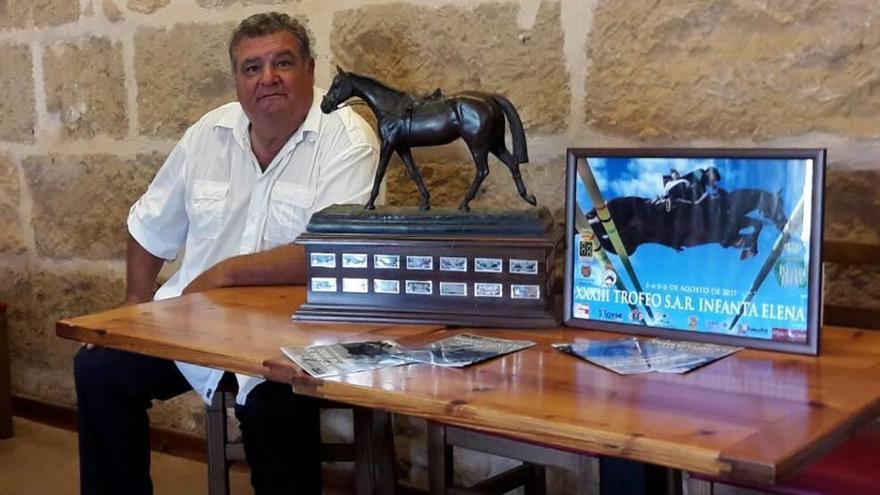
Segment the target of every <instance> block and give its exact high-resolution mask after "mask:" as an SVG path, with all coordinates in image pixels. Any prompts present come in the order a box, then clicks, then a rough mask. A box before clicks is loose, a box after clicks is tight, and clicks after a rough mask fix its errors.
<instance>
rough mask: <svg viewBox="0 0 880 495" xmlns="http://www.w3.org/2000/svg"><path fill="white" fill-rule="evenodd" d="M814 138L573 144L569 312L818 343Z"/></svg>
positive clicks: (778, 343) (688, 330) (622, 326)
mask: <svg viewBox="0 0 880 495" xmlns="http://www.w3.org/2000/svg"><path fill="white" fill-rule="evenodd" d="M824 172H825V150H822V149H600V148H583V149H570V150H568V157H567V170H566V245H567V250H566V259H565V294H564V297H565V301H564V304H563V312H564V314H563V317H564V322H565V324H567V325H570V326H577V327H585V328H591V329H597V330H609V331H615V332H624V333H634V334H642V335H652V336H661V337H667V338H674V339H684V340H697V341H706V342H713V343H720V344H729V345H736V346H743V347H752V348H760V349H770V350H777V351H786V352H795V353H803V354H814V355H815V354H818V352H819V335H818V333H819V326H820V322H821V319H820V310H821V287H820V284H821V276H820V275H821V274H820V260H821V252H820V250H821V246H822V191H823V187H824Z"/></svg>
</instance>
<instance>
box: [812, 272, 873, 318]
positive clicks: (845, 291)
mask: <svg viewBox="0 0 880 495" xmlns="http://www.w3.org/2000/svg"><path fill="white" fill-rule="evenodd" d="M823 292H824V293H825V304H829V305H837V306H846V307H856V308H865V309H874V310H878V311H880V267H878V266H877V265H848V266H842V265H837V264H835V263H827V264H826V265H825V286H824V288H823Z"/></svg>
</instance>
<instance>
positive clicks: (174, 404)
mask: <svg viewBox="0 0 880 495" xmlns="http://www.w3.org/2000/svg"><path fill="white" fill-rule="evenodd" d="M230 419H231V420H233V421H234V420H235V417H234V416H231V415H230ZM150 423H151V424H152V425H153V426H159V427H161V428H168V429H171V430H175V431H179V432H184V433H189V434H192V435H200V436H204V435H205V403H204V402H202V399H201V397H199V396H198V394H196V393H195V392H189V393H186V394H183V395H178V396H177V397H174V398H172V399H169V400H164V401H154V403H153V408H152V409H150Z"/></svg>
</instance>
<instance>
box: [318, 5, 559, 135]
mask: <svg viewBox="0 0 880 495" xmlns="http://www.w3.org/2000/svg"><path fill="white" fill-rule="evenodd" d="M517 9H518V4H515V3H485V4H480V5H477V6H475V7H473V8H467V7H459V6H452V5H444V6H442V7H428V6H421V5H412V4H405V3H392V4H384V5H369V6H364V7H361V8H358V9H354V10H345V11H340V12H337V13H336V14H335V15H334V17H333V27H332V29H331V30H330V33H331V40H330V43H331V48H332V51H333V57H334V59H335V60H334V62H335V63H338V64H339V65H341V66H342V67H343V68H344V69H345V70H350V71H353V72H357V73H362V74H366V75H371V76H374V77H376V78H377V79H379V80H380V81H383V82H386V83H388V84H390V85H392V86H394V87H397V88H399V89H402V90H405V91H408V92H411V93H415V94H427V93H431V92H432V91H434V89H435V88H438V87H439V88H441V89H442V90H443V91H444V93H448V94H449V93H456V92H459V91H464V90H477V91H485V92H493V93H501V94H504V95H505V96H507V97H508V98H509V99H510V100H511V101H512V102H513V103H514V105H516V107H517V109H518V110H519V114H520V116H521V118H522V120H523V123H524V125H525V127H526V129H528V130H531V131H535V132H542V133H554V132H561V131H563V130H564V129H565V128H566V118H567V116H568V113H569V107H570V99H571V95H570V91H569V87H568V73H567V71H566V68H565V60H564V53H563V32H562V28H561V25H560V5H559V4H558V3H551V2H544V3H542V4H541V6H540V9H539V11H538V14H537V19H536V21H535V23H534V25H533V26H532V27H531V28H529V29H521V28H520V27H518V26H517V19H516V15H517Z"/></svg>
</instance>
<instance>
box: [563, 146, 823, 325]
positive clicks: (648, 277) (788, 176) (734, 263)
mask: <svg viewBox="0 0 880 495" xmlns="http://www.w3.org/2000/svg"><path fill="white" fill-rule="evenodd" d="M808 162H809V160H803V159H797V160H774V159H766V158H740V159H694V158H616V157H615V158H610V157H609V158H598V157H591V158H588V159H587V163H588V165H589V166H590V168H591V170H592V171H593V174H594V176H595V178H596V183H597V185H598V187H599V190H600V191H601V193H602V196H603V198H604V200H605V201H606V202H608V201H610V200H612V199H614V198H617V197H623V196H637V197H642V198H649V199H654V198H657V197H659V196H661V195H662V194H663V192H664V191H663V176H664V175H668V174H669V173H670V170H671V169H676V170H677V171H678V172H679V173H681V174H682V175H684V174H687V173H688V172H691V171H693V170H696V169H705V168H707V167H715V168H716V169H718V171H719V172H720V175H721V181H720V183H719V186H720V187H721V188H723V189H724V190H726V191H728V192H730V191H733V190H736V189H743V188H751V189H762V190H764V191H768V192H772V193H774V194H776V193H779V194H780V195H781V198H782V202H783V209H784V212H785V216H786V217H790V216H791V213H792V211H793V209H794V208H795V205H796V203H797V202H798V201H799V200H800V199H801V198H802V197H803V198H804V200H805V201H806V203H805V204H804V212H805V218H804V221H803V222H802V224H801V226H800V227H799V228H797V229H796V230H794V231H792V234H793V235H792V239H791V240H790V241H789V243H788V244H787V246H786V247H787V248H788V249H786V250H785V251H784V252H783V255H782V257H781V258H780V260H779V261H778V262H777V265H780V264H785V265H786V266H795V267H797V266H807V265H801V264H802V263H803V264H806V262H807V252H808V249H807V247H808V240H809V234H810V233H809V225H810V219H809V212H810V211H811V209H810V204H809V201H810V198H811V197H812V196H811V191H810V187H812V180H811V177H809V176H808V175H807V174H809V173H810V171H811V169H812V167H811V166H810V165H809V163H808ZM575 194H576V204H577V207H578V209H579V210H580V211H581V212H582V213H586V212H587V211H589V210H590V209H592V208H593V204H592V202H591V200H590V198H589V195H588V194H587V191H586V189H585V187H584V184H583V183H582V182H581V180H580V178H579V177H578V178H577V181H576V187H575ZM749 216H750V217H752V218H761V217H760V216H759V215H758V214H757V213H754V212H753V213H751V214H750V215H749ZM618 227H619V226H618ZM742 232H744V233H748V232H749V231H748V230H745V231H742ZM779 236H780V231H779V230H778V229H777V228H776V227H775V226H774V225H773V224H771V223H769V222H764V228H763V230H762V232H761V234H760V236H759V238H758V244H757V255H755V256H752V257H749V258H746V259H740V258H741V252H742V249H740V248H737V247H728V248H724V247H722V246H721V245H720V244H718V243H713V244H702V245H698V246H693V247H686V248H684V249H683V250H682V251H676V250H675V249H673V248H670V247H667V246H664V245H661V244H654V243H649V244H642V245H640V246H639V247H638V248H637V249H636V250H635V252H634V253H633V254H632V255H630V261H631V262H632V266H633V269H634V271H635V273H636V274H637V277H638V279H639V281H640V283H641V285H642V289H643V291H644V294H645V295H650V297H651V301H653V302H654V303H655V304H654V305H650V306H651V309H652V311H653V312H654V313H655V320H654V321H651V322H649V324H651V325H654V326H663V327H666V328H675V329H680V330H685V329H691V330H698V331H703V332H727V331H728V329H727V328H728V325H729V324H730V322H731V321H732V320H733V318H734V315H735V309H736V308H737V306H738V305H739V304H740V303H741V302H742V301H743V300H744V298H745V296H746V293H747V292H748V289H749V287H750V286H751V285H752V283H753V281H754V280H755V277H756V275H757V274H758V273H759V271H760V270H761V267H762V266H763V265H764V263H765V261H766V260H767V258H768V256H769V255H770V253H771V251H772V249H773V245H774V243H775V242H776V240H777V239H778V238H779ZM579 241H580V237H579V236H577V235H576V239H575V244H574V245H575V246H578V245H579ZM608 254H609V258H610V259H611V261H612V263H613V265H614V267H615V271H616V274H617V276H618V277H620V279H621V281H622V282H623V284H624V285H625V286H626V289H627V291H630V292H634V290H635V289H634V285H633V283H632V281H631V280H630V279H629V276H628V275H627V273H626V271H625V270H624V268H623V266H622V264H621V261H620V259H619V258H618V257H617V256H616V255H615V254H614V253H611V252H609V253H608ZM572 256H573V257H574V260H573V261H574V266H575V270H574V272H575V273H574V277H573V280H574V288H575V290H574V291H573V298H574V300H573V301H572V302H573V304H574V311H573V316H574V317H576V318H577V317H580V318H586V317H587V315H589V316H588V317H589V318H591V319H602V320H607V321H623V322H630V315H631V307H630V305H628V304H627V303H626V302H625V301H624V299H625V297H624V295H623V294H616V293H615V288H614V287H610V288H608V287H607V285H603V280H602V273H603V268H602V266H601V264H600V263H599V262H598V261H597V260H595V259H594V258H582V257H580V256H579V253H578V249H573V250H572ZM792 263H793V265H792ZM585 266H586V267H589V268H584V267H585ZM779 273H780V272H779V270H778V267H775V268H774V270H772V271H771V273H770V275H769V276H768V277H767V278H766V279H765V281H764V282H763V284H762V285H761V287H760V288H759V289H758V291H757V293H756V294H755V296H754V298H753V299H752V301H751V303H752V304H751V305H750V306H749V307H748V309H747V311H746V314H744V315H743V316H742V317H741V318H740V319H739V321H738V322H737V328H735V329H734V331H738V332H739V334H741V335H746V336H750V337H754V338H761V339H770V338H773V336H772V329H773V328H784V329H791V330H797V331H799V330H804V329H805V328H806V324H807V322H806V315H807V287H806V285H804V286H790V285H788V286H783V285H784V284H783V285H780V282H781V281H782V280H781V279H780V276H779ZM586 275H589V276H586ZM606 283H607V282H606ZM591 288H595V289H598V290H602V289H608V290H609V292H606V293H604V296H603V295H600V294H601V293H600V292H597V291H595V290H594V291H592V292H589V296H587V294H588V291H587V290H585V289H591ZM645 295H643V296H642V297H643V298H645V297H646V296H645ZM579 296H580V297H579ZM585 296H586V297H585ZM626 297H629V298H634V297H637V296H633V295H628V296H626ZM640 309H641V307H640ZM731 311H734V312H733V313H731ZM801 316H802V317H803V320H801Z"/></svg>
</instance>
